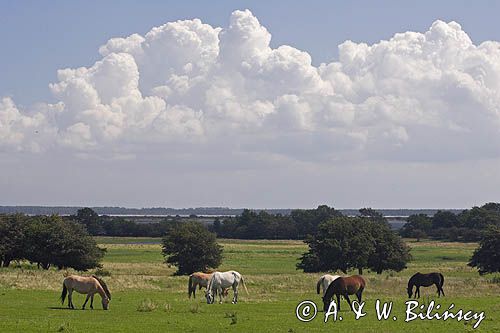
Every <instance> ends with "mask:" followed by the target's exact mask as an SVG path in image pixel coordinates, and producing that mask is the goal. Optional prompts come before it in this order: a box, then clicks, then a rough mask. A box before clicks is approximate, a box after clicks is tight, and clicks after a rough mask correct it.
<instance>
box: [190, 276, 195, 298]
mask: <svg viewBox="0 0 500 333" xmlns="http://www.w3.org/2000/svg"><path fill="white" fill-rule="evenodd" d="M195 288H196V287H195ZM192 291H193V274H191V275H189V281H188V295H189V298H191V292H192Z"/></svg>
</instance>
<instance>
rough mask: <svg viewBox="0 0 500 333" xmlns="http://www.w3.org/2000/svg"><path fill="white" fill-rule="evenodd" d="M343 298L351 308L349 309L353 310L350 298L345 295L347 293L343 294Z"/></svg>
mask: <svg viewBox="0 0 500 333" xmlns="http://www.w3.org/2000/svg"><path fill="white" fill-rule="evenodd" d="M344 298H345V300H346V301H347V303H349V307H350V308H351V311H354V310H353V309H352V303H351V300H350V299H349V295H347V293H345V294H344Z"/></svg>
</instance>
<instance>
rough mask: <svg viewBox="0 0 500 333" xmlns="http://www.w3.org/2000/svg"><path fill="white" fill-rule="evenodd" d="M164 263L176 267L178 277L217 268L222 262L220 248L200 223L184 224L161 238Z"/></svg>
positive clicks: (212, 235) (213, 236)
mask: <svg viewBox="0 0 500 333" xmlns="http://www.w3.org/2000/svg"><path fill="white" fill-rule="evenodd" d="M162 253H163V255H164V256H165V258H166V262H167V263H170V264H174V265H177V267H178V269H177V273H176V274H178V275H186V274H191V273H193V272H196V271H206V270H207V269H209V268H217V267H218V266H219V265H220V264H221V262H222V246H220V245H219V244H217V240H216V236H215V234H214V233H212V232H210V231H208V230H207V229H206V228H205V227H204V226H203V225H202V224H201V223H198V222H186V223H182V224H180V225H179V226H178V227H177V228H175V229H172V230H170V232H169V233H167V235H166V236H165V237H164V238H163V250H162Z"/></svg>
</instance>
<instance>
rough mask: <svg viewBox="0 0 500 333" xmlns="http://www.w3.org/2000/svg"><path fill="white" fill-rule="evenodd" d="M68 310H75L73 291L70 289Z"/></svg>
mask: <svg viewBox="0 0 500 333" xmlns="http://www.w3.org/2000/svg"><path fill="white" fill-rule="evenodd" d="M68 308H70V309H74V308H75V307H74V306H73V289H68Z"/></svg>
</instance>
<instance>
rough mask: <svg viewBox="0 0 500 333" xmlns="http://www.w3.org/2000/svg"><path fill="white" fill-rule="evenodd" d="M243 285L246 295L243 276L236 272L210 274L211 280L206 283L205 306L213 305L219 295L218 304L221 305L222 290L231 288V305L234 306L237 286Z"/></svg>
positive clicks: (236, 297) (236, 298) (236, 299)
mask: <svg viewBox="0 0 500 333" xmlns="http://www.w3.org/2000/svg"><path fill="white" fill-rule="evenodd" d="M240 282H241V284H242V285H243V287H244V288H245V291H246V293H247V295H248V290H247V287H246V286H245V281H244V280H243V276H241V274H240V273H238V272H236V271H228V272H215V273H213V274H212V278H211V279H210V281H209V282H208V286H207V292H206V297H207V304H213V303H214V302H215V297H216V296H217V294H219V303H222V292H223V290H224V288H229V287H232V288H233V292H234V295H233V301H232V302H231V303H233V304H236V303H237V302H238V285H239V284H240Z"/></svg>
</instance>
